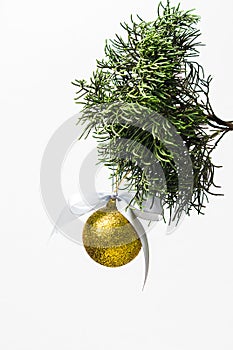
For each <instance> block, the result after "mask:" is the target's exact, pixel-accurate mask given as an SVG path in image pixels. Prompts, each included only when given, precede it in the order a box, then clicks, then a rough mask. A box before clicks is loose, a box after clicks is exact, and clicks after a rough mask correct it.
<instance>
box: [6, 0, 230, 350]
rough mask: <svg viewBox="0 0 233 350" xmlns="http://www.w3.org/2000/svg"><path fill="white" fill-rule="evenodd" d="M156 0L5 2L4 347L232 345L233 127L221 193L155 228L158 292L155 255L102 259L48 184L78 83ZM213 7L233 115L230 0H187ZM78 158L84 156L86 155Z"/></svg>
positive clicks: (220, 101)
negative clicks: (65, 216) (57, 207)
mask: <svg viewBox="0 0 233 350" xmlns="http://www.w3.org/2000/svg"><path fill="white" fill-rule="evenodd" d="M156 7H157V4H156V2H155V1H152V0H144V1H139V0H127V1H123V0H118V1H114V2H113V1H109V0H108V1H107V0H99V1H93V0H92V1H91V0H86V1H84V2H81V1H78V0H75V1H74V0H67V1H54V0H50V1H45V0H41V1H38V2H35V1H29V0H21V1H16V0H15V1H12V0H1V2H0V33H1V34H0V35H1V55H0V73H1V74H0V80H1V92H0V98H1V103H0V109H1V125H0V149H1V163H0V166H1V172H0V176H1V182H0V196H1V197H0V198H1V200H0V203H1V208H0V210H1V211H0V212H1V225H0V230H1V236H0V348H1V349H4V350H32V349H33V350H39V349H40V350H42V349H43V350H47V349H48V350H51V349H56V350H74V349H75V350H76V349H82V350H91V349H98V350H99V349H101V350H105V349H111V350H116V349H123V350H124V349H127V350H128V349H135V350H138V349H144V348H145V349H147V350H152V349H153V350H154V349H159V350H196V349H200V350H205V349H212V350H218V349H223V350H232V349H233V333H232V329H233V298H232V295H233V254H232V249H233V232H232V201H233V186H232V178H233V155H232V147H233V134H230V133H229V134H228V135H227V136H226V137H225V139H224V140H223V141H222V143H221V145H219V148H218V149H217V150H216V152H215V155H214V160H215V163H216V164H221V165H223V168H222V169H220V170H218V172H217V174H216V181H217V182H218V183H219V184H221V185H222V192H223V193H224V194H225V196H224V197H219V198H215V197H212V198H210V204H209V205H208V207H207V209H206V215H205V216H199V217H198V216H197V215H196V214H195V213H193V215H192V216H191V217H190V218H187V219H186V220H185V222H184V223H183V224H182V226H181V227H180V229H179V230H178V231H176V232H175V233H174V234H173V235H171V236H166V235H165V234H164V233H163V232H160V231H159V230H158V231H156V230H155V231H153V232H152V233H151V234H150V236H149V240H150V249H151V265H150V273H149V279H148V283H147V286H146V289H145V291H144V292H143V293H142V292H141V285H142V281H143V255H142V254H140V256H138V258H137V259H136V260H135V261H133V262H132V263H131V264H129V265H127V266H125V267H123V268H120V269H113V270H112V269H107V268H104V267H101V266H100V265H97V264H95V263H94V262H92V261H91V260H90V259H89V257H88V256H87V255H86V254H85V251H84V249H83V248H82V247H80V246H78V245H75V244H74V243H72V242H70V241H68V240H67V239H65V238H64V237H63V236H57V237H56V238H54V239H53V240H52V241H50V243H49V244H48V238H49V235H50V232H51V229H52V225H51V223H50V221H49V219H48V217H47V216H46V213H45V212H44V209H43V206H42V203H41V197H40V189H39V172H40V162H41V158H42V155H43V151H44V148H45V147H46V144H47V142H48V140H49V138H50V137H51V135H52V134H53V132H54V131H55V130H56V129H57V128H58V127H59V126H60V124H61V123H63V122H64V121H65V120H66V119H67V118H69V117H70V116H72V115H73V114H75V113H77V112H78V111H79V107H78V106H77V105H75V104H74V102H73V97H74V92H75V89H74V87H72V85H71V84H70V82H71V81H72V80H73V79H75V78H86V79H87V78H88V77H89V76H90V74H91V72H92V70H93V69H94V67H95V59H96V58H100V57H102V55H103V45H104V40H105V39H106V38H109V37H112V36H113V35H114V33H115V32H119V28H120V27H119V22H120V21H122V20H126V21H127V20H128V19H129V16H130V14H131V13H134V14H136V13H138V14H140V15H141V16H142V17H143V18H145V19H146V20H152V19H153V18H154V15H155V12H156ZM183 7H184V8H185V9H186V8H187V9H188V8H193V7H195V8H196V9H197V12H198V13H199V14H200V15H201V16H202V22H201V25H200V27H201V30H202V32H203V37H202V40H203V41H204V42H206V43H207V46H206V47H205V48H204V49H202V55H201V62H202V64H203V65H204V66H205V68H206V70H207V72H208V73H212V74H213V76H214V81H213V83H212V91H211V99H212V103H213V107H214V109H215V111H216V112H217V114H218V115H219V116H220V117H222V118H223V119H226V120H227V119H230V120H231V119H233V117H232V81H233V69H232V37H233V29H232V10H233V5H232V1H230V0H223V1H211V2H210V1H208V2H207V1H201V0H196V1H195V2H194V1H189V0H183ZM78 162H79V159H77V163H78Z"/></svg>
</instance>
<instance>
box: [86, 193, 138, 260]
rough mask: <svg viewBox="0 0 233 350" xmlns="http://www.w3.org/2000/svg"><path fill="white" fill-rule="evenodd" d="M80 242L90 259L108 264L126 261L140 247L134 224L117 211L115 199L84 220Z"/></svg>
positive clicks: (132, 256) (136, 252) (136, 253)
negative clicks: (81, 241) (81, 240)
mask: <svg viewBox="0 0 233 350" xmlns="http://www.w3.org/2000/svg"><path fill="white" fill-rule="evenodd" d="M83 244H84V247H85V249H86V251H87V253H88V255H89V256H90V257H91V258H92V259H93V260H95V261H96V262H97V263H99V264H101V265H104V266H108V267H118V266H122V265H126V264H128V263H129V262H130V261H131V260H133V259H134V258H135V257H136V256H137V255H138V253H139V251H140V249H141V246H142V244H141V241H140V239H139V237H138V234H137V232H136V231H135V229H134V227H133V226H132V225H131V224H130V222H129V221H128V220H127V219H126V218H125V217H124V216H123V215H122V214H121V213H120V212H119V211H118V210H117V207H116V200H115V199H110V200H109V201H108V203H107V205H106V206H105V207H103V208H101V209H99V210H97V211H96V212H94V213H93V214H92V215H91V216H90V217H89V218H88V219H87V221H86V223H85V225H84V228H83Z"/></svg>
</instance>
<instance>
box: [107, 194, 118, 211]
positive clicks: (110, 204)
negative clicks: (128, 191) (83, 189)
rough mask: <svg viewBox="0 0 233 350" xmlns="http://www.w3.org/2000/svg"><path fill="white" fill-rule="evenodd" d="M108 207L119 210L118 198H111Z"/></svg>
mask: <svg viewBox="0 0 233 350" xmlns="http://www.w3.org/2000/svg"><path fill="white" fill-rule="evenodd" d="M106 208H107V209H109V210H117V207H116V198H113V197H112V198H110V199H109V201H108V203H107V204H106Z"/></svg>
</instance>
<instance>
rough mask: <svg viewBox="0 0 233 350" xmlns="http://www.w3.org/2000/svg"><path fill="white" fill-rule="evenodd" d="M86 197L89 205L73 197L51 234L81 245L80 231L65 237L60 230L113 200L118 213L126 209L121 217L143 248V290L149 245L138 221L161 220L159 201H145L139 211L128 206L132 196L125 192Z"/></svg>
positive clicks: (154, 199) (146, 273) (146, 272)
mask: <svg viewBox="0 0 233 350" xmlns="http://www.w3.org/2000/svg"><path fill="white" fill-rule="evenodd" d="M96 195H97V196H96ZM87 197H89V199H90V201H89V202H90V203H91V204H90V203H85V202H84V201H83V200H81V201H78V202H77V201H76V200H77V198H76V196H73V197H72V198H71V199H70V200H69V201H68V205H67V206H66V207H65V208H64V209H63V210H62V212H61V214H60V216H59V218H58V220H57V222H56V224H55V227H54V229H53V232H52V234H53V233H54V232H55V231H56V230H58V231H60V232H62V233H63V234H65V236H68V238H69V239H71V240H72V241H74V242H76V243H78V242H79V243H81V242H82V235H81V230H80V232H78V230H75V231H74V230H70V231H69V235H67V233H66V232H64V231H63V230H62V228H64V227H65V226H67V225H69V224H71V225H72V224H75V221H76V223H77V219H79V218H81V217H82V216H83V215H85V214H88V213H89V212H92V211H93V210H98V209H99V208H102V207H104V206H105V205H106V204H107V202H108V201H109V200H110V199H111V198H115V199H116V205H117V209H118V210H119V211H120V212H122V211H123V209H126V207H127V209H126V210H124V211H123V215H124V216H125V217H126V219H127V220H128V221H129V222H130V224H131V225H132V226H133V227H134V229H135V231H136V232H137V234H138V236H139V239H140V241H141V244H142V247H143V252H144V258H145V277H144V284H143V288H144V286H145V284H146V280H147V276H148V270H149V245H148V239H147V234H146V231H145V229H144V227H143V225H142V223H141V222H140V220H139V219H143V220H147V221H159V220H161V218H162V208H161V205H160V201H159V199H158V198H153V199H148V200H147V201H145V202H143V210H140V209H138V208H136V207H135V206H132V205H131V204H129V203H130V202H131V200H132V195H130V194H129V193H126V192H123V193H121V194H118V195H115V194H109V193H105V192H99V193H97V194H96V193H95V194H89V196H87ZM72 232H75V235H74V234H72Z"/></svg>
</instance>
